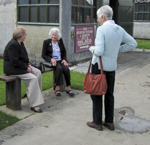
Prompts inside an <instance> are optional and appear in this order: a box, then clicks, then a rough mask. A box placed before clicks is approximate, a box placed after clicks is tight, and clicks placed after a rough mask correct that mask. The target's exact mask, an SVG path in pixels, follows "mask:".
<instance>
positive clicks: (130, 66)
mask: <svg viewBox="0 0 150 145" xmlns="http://www.w3.org/2000/svg"><path fill="white" fill-rule="evenodd" d="M88 65H89V61H88V62H85V63H80V64H78V66H73V67H71V68H70V69H71V70H74V71H79V72H84V73H85V72H87V67H88ZM149 72H150V52H149V51H146V52H145V51H131V52H127V53H120V54H119V57H118V68H117V70H116V82H115V92H114V95H115V125H116V127H117V128H116V130H115V131H110V130H108V129H107V128H105V127H104V130H103V131H97V130H95V129H93V128H89V127H88V126H87V125H86V122H87V121H92V102H91V99H90V96H89V95H88V94H85V93H83V91H78V90H73V91H74V92H75V94H76V95H75V97H74V98H70V97H69V96H68V95H67V94H66V93H65V92H62V97H60V98H58V97H55V95H54V91H53V90H52V89H49V90H46V91H43V96H44V100H45V104H44V105H42V106H41V108H42V110H43V113H41V114H37V113H33V112H32V111H31V110H29V107H28V102H27V100H26V99H23V100H22V110H19V111H13V110H10V109H8V108H6V107H5V106H2V107H0V110H2V111H5V112H7V113H9V114H11V115H14V116H17V117H18V118H21V119H22V120H21V121H19V122H17V123H15V124H14V125H12V126H9V127H7V128H5V129H3V130H1V131H0V145H12V144H13V145H99V144H102V145H108V144H111V145H149V143H150V131H148V130H149V129H150V111H149V110H150V73H149ZM131 128H132V129H131Z"/></svg>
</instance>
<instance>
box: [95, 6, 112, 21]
mask: <svg viewBox="0 0 150 145" xmlns="http://www.w3.org/2000/svg"><path fill="white" fill-rule="evenodd" d="M102 15H104V16H105V19H106V20H112V16H113V10H112V8H111V7H110V6H108V5H104V6H102V7H100V8H99V9H98V10H97V16H98V18H101V16H102Z"/></svg>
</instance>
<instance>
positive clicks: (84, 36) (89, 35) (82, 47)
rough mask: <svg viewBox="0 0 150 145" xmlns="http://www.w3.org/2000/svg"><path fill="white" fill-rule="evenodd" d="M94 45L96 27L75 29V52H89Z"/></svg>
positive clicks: (77, 27)
mask: <svg viewBox="0 0 150 145" xmlns="http://www.w3.org/2000/svg"><path fill="white" fill-rule="evenodd" d="M93 45H94V25H92V26H76V27H75V52H81V51H86V50H89V47H90V46H93Z"/></svg>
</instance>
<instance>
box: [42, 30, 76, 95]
mask: <svg viewBox="0 0 150 145" xmlns="http://www.w3.org/2000/svg"><path fill="white" fill-rule="evenodd" d="M42 57H43V59H44V60H45V61H47V62H52V65H53V68H55V83H56V86H55V95H56V96H61V93H60V85H63V74H64V77H65V80H66V85H67V90H66V93H67V94H69V95H70V96H71V97H72V96H74V93H73V92H72V90H71V83H70V70H69V68H68V63H67V60H66V49H65V46H64V44H63V40H62V38H61V33H60V31H59V29H58V28H52V29H51V30H50V32H49V39H47V40H44V42H43V50H42Z"/></svg>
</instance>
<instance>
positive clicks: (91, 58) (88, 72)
mask: <svg viewBox="0 0 150 145" xmlns="http://www.w3.org/2000/svg"><path fill="white" fill-rule="evenodd" d="M93 54H94V52H93ZM92 58H93V55H92ZM92 58H91V61H92ZM91 61H90V64H89V68H88V73H90V67H91ZM99 62H100V66H101V74H103V65H102V60H101V56H99Z"/></svg>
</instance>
